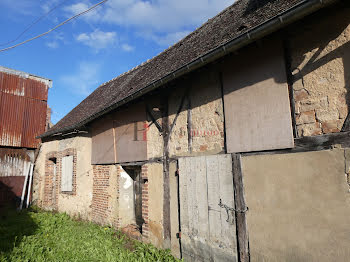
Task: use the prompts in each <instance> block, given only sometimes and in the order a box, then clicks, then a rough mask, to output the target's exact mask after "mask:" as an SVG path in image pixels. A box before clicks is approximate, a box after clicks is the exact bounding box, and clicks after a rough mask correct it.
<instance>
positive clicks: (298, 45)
mask: <svg viewBox="0 0 350 262" xmlns="http://www.w3.org/2000/svg"><path fill="white" fill-rule="evenodd" d="M349 14H350V4H349V3H348V1H346V3H344V2H342V3H339V4H337V5H334V6H333V7H330V8H328V9H325V10H322V11H321V12H318V13H316V14H314V15H311V16H310V17H309V18H307V19H305V20H302V21H300V22H298V23H297V24H295V25H292V26H291V28H290V30H288V39H289V42H290V46H289V48H290V52H291V53H292V57H291V59H292V63H291V64H292V68H291V70H292V71H293V76H292V81H293V83H295V82H296V81H298V80H301V81H302V85H303V86H304V87H305V89H306V92H307V93H308V95H315V94H310V92H309V90H307V88H308V87H307V85H308V84H310V80H309V82H308V83H306V82H305V81H304V80H305V79H304V78H306V76H307V75H309V74H310V73H313V72H314V71H315V70H317V69H320V68H321V67H323V66H325V65H327V64H328V63H330V62H335V60H339V61H341V62H342V66H343V68H341V66H338V64H339V63H338V64H336V65H335V66H332V67H330V66H329V68H326V69H325V70H327V72H326V73H327V75H322V72H319V73H317V74H315V76H316V78H317V79H315V80H313V82H314V83H311V85H320V86H322V85H324V83H322V81H327V88H328V89H329V91H330V92H329V93H330V94H331V93H333V92H341V91H342V90H341V89H342V88H340V87H339V86H338V87H337V86H336V85H339V83H338V81H339V79H337V77H338V75H339V74H344V82H345V86H344V91H345V92H346V94H345V97H343V98H342V97H339V100H338V101H337V103H338V104H337V105H336V106H338V107H340V106H342V105H345V106H347V108H348V112H350V30H349V29H348V27H349V24H350V15H349ZM325 17H327V19H324V18H325ZM295 53H297V54H298V55H295ZM310 53H312V55H311V56H310ZM299 54H300V55H299ZM301 54H303V55H301ZM309 79H310V78H309ZM316 95H317V94H316ZM327 95H328V94H327ZM344 98H345V100H346V101H345V102H344V101H342V99H344ZM328 102H329V101H328ZM345 103H346V104H345ZM338 110H339V108H338ZM348 130H350V126H347V127H346V126H343V129H342V131H348Z"/></svg>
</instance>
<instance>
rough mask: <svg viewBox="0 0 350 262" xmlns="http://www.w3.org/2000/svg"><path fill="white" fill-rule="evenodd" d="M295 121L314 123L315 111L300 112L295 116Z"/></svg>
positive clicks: (298, 122) (297, 122)
mask: <svg viewBox="0 0 350 262" xmlns="http://www.w3.org/2000/svg"><path fill="white" fill-rule="evenodd" d="M295 121H296V124H297V125H301V124H310V123H315V122H316V119H315V111H307V112H302V113H300V114H299V115H297V116H296V118H295Z"/></svg>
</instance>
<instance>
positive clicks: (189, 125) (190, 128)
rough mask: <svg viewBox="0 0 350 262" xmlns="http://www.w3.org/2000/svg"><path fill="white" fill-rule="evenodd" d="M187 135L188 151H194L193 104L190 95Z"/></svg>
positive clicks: (188, 98)
mask: <svg viewBox="0 0 350 262" xmlns="http://www.w3.org/2000/svg"><path fill="white" fill-rule="evenodd" d="M187 100H188V108H187V136H188V152H190V153H192V105H191V98H190V96H188V97H187Z"/></svg>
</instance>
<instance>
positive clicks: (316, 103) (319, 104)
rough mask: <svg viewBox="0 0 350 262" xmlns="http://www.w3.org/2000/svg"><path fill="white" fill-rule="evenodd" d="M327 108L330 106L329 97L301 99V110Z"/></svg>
mask: <svg viewBox="0 0 350 262" xmlns="http://www.w3.org/2000/svg"><path fill="white" fill-rule="evenodd" d="M327 108H328V98H327V97H322V98H320V99H318V98H312V99H307V100H303V101H300V112H305V111H310V110H316V109H324V110H326V109H327Z"/></svg>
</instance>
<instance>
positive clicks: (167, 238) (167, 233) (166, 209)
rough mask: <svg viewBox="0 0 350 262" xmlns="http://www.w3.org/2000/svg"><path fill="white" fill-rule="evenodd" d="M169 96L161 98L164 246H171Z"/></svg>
mask: <svg viewBox="0 0 350 262" xmlns="http://www.w3.org/2000/svg"><path fill="white" fill-rule="evenodd" d="M168 100H169V97H168V95H165V96H164V97H163V98H162V109H163V110H162V114H163V115H162V131H163V132H162V135H163V145H164V149H163V236H164V247H165V248H171V223H170V178H169V166H170V159H169V138H170V130H169V117H168V115H169V112H168V110H169V108H168V107H169V102H168Z"/></svg>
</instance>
